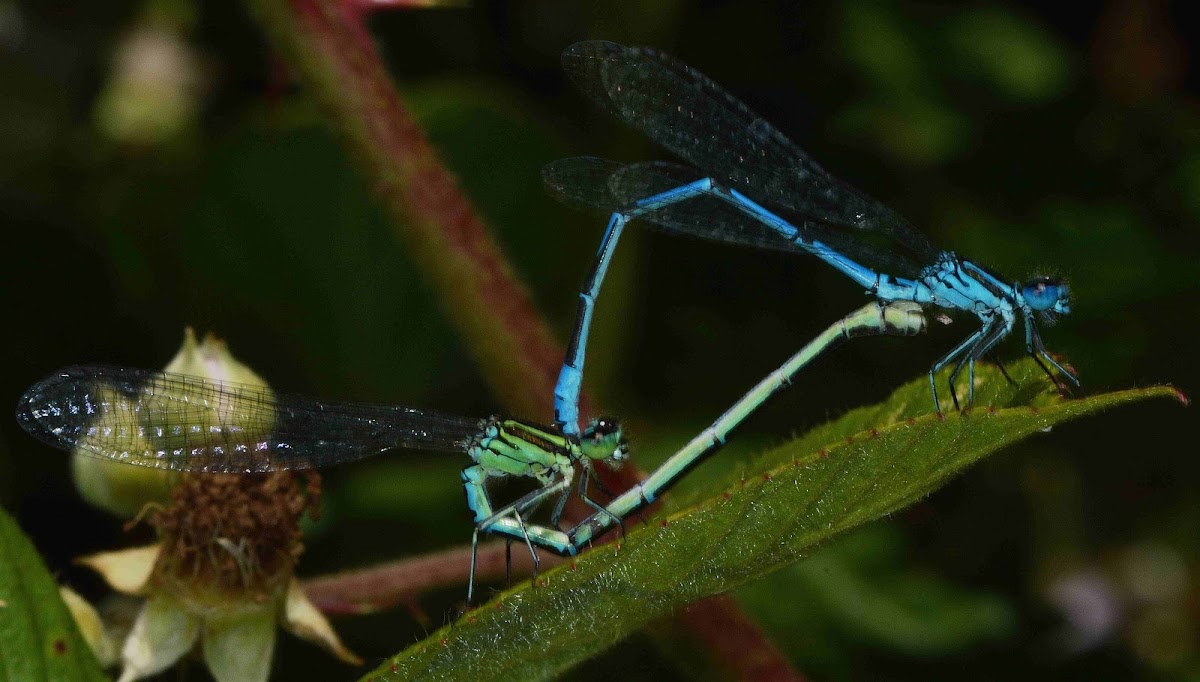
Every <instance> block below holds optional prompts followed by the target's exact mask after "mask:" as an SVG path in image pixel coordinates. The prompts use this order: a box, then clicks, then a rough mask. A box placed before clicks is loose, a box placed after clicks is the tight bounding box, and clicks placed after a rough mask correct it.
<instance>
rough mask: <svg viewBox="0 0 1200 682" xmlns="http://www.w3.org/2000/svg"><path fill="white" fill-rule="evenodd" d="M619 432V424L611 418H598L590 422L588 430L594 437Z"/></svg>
mask: <svg viewBox="0 0 1200 682" xmlns="http://www.w3.org/2000/svg"><path fill="white" fill-rule="evenodd" d="M620 431H621V426H620V424H619V423H618V422H617V420H616V419H613V418H612V417H600V418H599V419H597V420H596V421H594V422H592V424H591V428H589V429H588V433H589V434H591V435H592V436H595V437H603V436H610V435H612V434H614V433H619V432H620Z"/></svg>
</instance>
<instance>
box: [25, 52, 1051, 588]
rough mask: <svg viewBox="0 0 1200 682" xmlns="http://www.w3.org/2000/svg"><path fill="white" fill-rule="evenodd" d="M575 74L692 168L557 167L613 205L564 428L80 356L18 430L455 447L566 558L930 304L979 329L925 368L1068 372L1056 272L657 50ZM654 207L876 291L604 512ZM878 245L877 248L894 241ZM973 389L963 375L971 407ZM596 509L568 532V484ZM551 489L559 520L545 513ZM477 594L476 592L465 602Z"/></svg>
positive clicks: (508, 509)
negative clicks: (818, 264)
mask: <svg viewBox="0 0 1200 682" xmlns="http://www.w3.org/2000/svg"><path fill="white" fill-rule="evenodd" d="M563 65H564V68H565V69H566V71H567V72H568V74H569V75H570V76H571V77H572V78H573V79H574V80H575V81H576V83H577V84H578V85H579V86H580V87H581V89H582V90H583V91H584V92H585V93H587V94H588V95H589V96H590V97H591V98H592V99H593V100H595V101H596V102H597V103H599V104H600V105H601V106H602V107H603V108H605V109H607V110H609V111H611V112H613V113H614V114H616V115H617V116H618V117H619V118H621V119H623V120H625V121H626V122H627V123H629V124H631V125H633V126H634V127H637V128H639V129H640V130H642V131H643V132H645V133H646V134H648V135H649V136H650V137H651V138H652V139H654V140H655V141H656V142H658V143H659V144H660V145H661V146H663V147H665V148H666V149H667V150H668V151H671V152H673V153H674V154H676V155H677V156H679V157H681V158H682V159H684V160H686V161H688V162H691V163H692V164H694V165H695V166H697V167H698V168H699V170H696V169H691V168H686V167H683V166H679V165H675V164H666V163H661V162H656V163H644V164H619V163H615V162H610V161H603V160H599V159H594V158H587V157H581V158H573V159H565V160H562V161H559V162H555V163H553V164H551V165H550V166H548V167H547V169H546V171H545V173H544V177H545V180H546V183H547V185H548V187H549V188H550V190H551V191H552V192H553V193H555V194H557V195H559V196H562V197H564V198H567V199H569V200H572V201H576V202H580V203H584V204H587V205H590V206H596V207H600V208H603V209H605V210H608V211H611V212H612V217H611V219H610V221H609V228H608V230H607V232H606V234H605V237H604V240H603V242H602V245H601V248H600V250H599V253H598V255H597V258H596V262H595V264H594V266H593V268H592V271H591V274H590V275H589V277H588V278H587V281H586V283H585V286H584V289H583V290H582V291H581V293H580V308H579V317H578V320H577V325H576V328H575V332H574V334H573V336H572V339H571V343H570V346H569V348H568V352H567V358H566V361H565V363H564V365H563V369H562V372H561V374H560V378H559V382H558V387H557V388H556V391H555V396H554V410H555V424H554V425H553V426H537V425H535V424H531V423H528V422H523V421H519V420H514V419H506V418H500V417H492V418H488V419H471V418H465V417H458V416H452V415H446V414H440V413H435V412H429V411H425V410H415V409H411V408H405V407H398V406H390V405H366V404H352V403H333V402H325V401H318V400H313V399H310V398H305V397H301V396H296V395H291V394H286V393H276V392H274V391H271V390H268V389H265V388H262V387H251V386H244V385H237V384H228V383H217V382H210V381H205V380H202V379H199V378H196V377H188V376H184V375H175V374H165V373H160V372H152V371H148V370H137V369H129V368H118V367H106V366H101V365H83V366H77V367H71V368H66V369H64V370H60V371H59V372H57V373H55V374H52V375H51V376H49V377H47V378H46V379H45V380H43V381H41V382H39V383H38V384H36V385H35V386H33V387H32V388H30V389H29V391H27V392H26V394H25V395H24V396H23V397H22V399H21V401H20V404H19V405H18V410H17V417H18V420H19V421H20V423H21V424H22V426H24V427H25V428H26V430H28V431H29V432H30V433H32V434H33V435H35V436H36V437H38V438H40V439H41V440H43V441H45V442H47V443H50V444H51V445H54V446H56V447H61V448H64V449H73V450H78V451H80V452H82V453H84V454H87V455H91V456H96V457H101V458H105V459H109V460H114V461H120V462H125V463H129V464H136V465H141V466H150V467H158V468H164V469H172V470H178V471H189V472H193V471H194V472H236V473H254V472H264V471H274V470H280V469H303V468H310V467H321V466H326V465H331V464H335V463H341V462H347V461H352V460H355V459H359V458H362V457H366V456H370V455H373V454H376V453H379V452H382V451H385V450H390V449H405V448H408V449H419V450H437V451H445V452H458V453H464V454H466V455H468V456H469V457H470V458H471V460H472V462H473V463H472V464H471V465H469V466H467V467H466V468H465V469H464V470H463V473H462V483H463V486H464V488H465V491H466V496H467V505H468V507H469V509H470V510H471V512H472V515H473V518H474V522H475V531H474V534H473V544H476V545H477V543H478V538H479V535H480V534H481V533H483V534H492V535H498V536H502V537H505V538H508V539H510V540H516V541H520V542H524V543H525V544H526V546H527V547H528V549H529V551H530V553H531V554H532V556H533V558H534V563H535V567H536V564H537V551H536V548H537V547H541V548H545V549H548V550H550V551H553V552H556V553H559V554H564V555H572V554H575V553H577V552H579V551H580V550H581V549H582V548H584V547H586V546H587V544H588V543H589V542H590V541H591V540H592V539H593V538H595V537H597V536H598V535H599V534H601V533H603V532H605V531H606V530H608V529H610V528H613V527H614V526H617V525H621V524H622V523H623V521H624V519H626V518H627V517H628V516H629V515H630V514H632V513H634V512H636V511H637V510H639V509H642V508H643V507H645V506H646V505H648V504H649V503H650V502H652V501H653V500H654V499H656V498H657V497H658V496H659V495H660V494H661V493H662V492H663V491H664V490H667V489H669V488H670V487H671V486H672V485H674V484H675V482H677V481H678V480H679V479H680V478H681V477H682V476H683V475H684V474H685V473H686V472H687V471H688V470H689V469H690V468H691V467H692V466H694V465H696V464H697V463H698V462H700V461H701V460H703V458H705V457H706V456H708V455H709V454H711V453H712V452H715V451H716V450H717V449H719V448H720V447H721V445H723V444H724V442H725V439H726V437H727V436H728V434H729V433H730V432H731V431H732V430H733V429H734V428H736V427H737V426H738V425H739V424H741V423H742V422H743V421H744V420H745V419H746V417H748V416H749V415H750V414H752V413H753V412H754V411H755V410H756V409H757V408H758V407H759V406H760V405H761V404H762V403H763V402H765V401H766V400H767V399H768V398H769V397H770V396H771V395H773V394H774V393H775V392H776V391H778V390H780V389H782V388H784V387H786V386H787V385H788V384H790V382H791V381H792V379H793V377H794V376H795V375H796V374H797V373H798V372H799V371H800V370H801V369H802V368H803V367H805V366H807V364H808V363H809V362H811V361H812V360H813V359H814V358H815V357H816V356H817V355H819V354H820V353H821V352H823V351H824V350H826V349H828V348H831V347H833V346H834V345H836V344H837V343H839V342H841V341H843V340H845V339H847V338H851V337H854V336H864V335H913V334H916V333H919V332H920V331H921V330H922V329H923V328H924V322H925V320H924V314H923V309H924V308H925V307H937V308H945V309H950V310H961V311H968V312H971V313H972V314H974V315H976V316H977V317H979V319H980V320H981V326H980V328H979V329H978V330H977V331H976V332H975V333H973V334H972V335H970V336H969V337H968V338H967V339H966V340H964V341H963V342H962V343H960V344H959V345H958V346H956V347H955V348H953V349H952V350H951V351H950V352H949V353H947V354H946V355H945V356H944V357H943V358H942V359H941V360H939V361H938V362H937V363H935V365H934V367H933V368H932V369H931V371H930V375H929V376H930V386H931V389H932V391H933V399H934V407H935V410H940V403H939V401H938V397H937V389H936V386H935V385H934V383H933V378H934V374H935V372H937V371H938V370H939V369H941V368H942V367H944V366H946V365H953V370H952V372H951V378H950V390H951V396H952V398H953V400H954V402H955V404H956V405H957V403H958V398H957V395H956V394H955V392H954V380H955V378H956V377H957V376H958V374H959V372H960V371H961V370H962V369H963V367H964V366H965V367H966V368H967V371H968V376H970V375H972V374H973V371H974V365H975V362H976V361H977V360H979V359H980V358H982V357H983V356H984V355H985V354H987V353H988V352H989V351H991V350H992V349H993V347H994V346H995V345H996V343H997V342H998V341H999V340H1001V339H1002V338H1003V337H1004V336H1006V335H1007V334H1008V333H1010V332H1011V331H1012V329H1013V328H1014V326H1015V324H1016V322H1017V321H1018V319H1020V320H1023V321H1024V324H1025V329H1026V348H1027V350H1028V351H1029V353H1030V354H1031V355H1033V356H1034V358H1035V359H1037V360H1038V362H1039V364H1041V366H1042V367H1043V369H1044V370H1045V371H1046V373H1047V374H1049V375H1050V376H1051V377H1052V378H1054V380H1055V381H1056V383H1059V382H1058V379H1057V378H1055V377H1054V374H1053V373H1052V371H1051V369H1050V368H1049V367H1047V366H1046V364H1044V363H1043V360H1044V361H1045V363H1048V364H1049V365H1050V366H1051V367H1053V368H1055V369H1056V370H1058V371H1059V372H1060V373H1061V374H1062V375H1063V376H1065V377H1067V379H1068V380H1070V381H1072V382H1074V381H1075V378H1074V376H1073V375H1072V374H1071V373H1070V372H1068V371H1067V370H1066V369H1064V368H1063V367H1062V366H1060V365H1059V364H1058V363H1057V362H1055V361H1054V360H1053V359H1052V358H1051V357H1050V356H1049V355H1048V354H1047V353H1046V351H1045V348H1044V347H1043V345H1042V341H1041V338H1040V336H1039V335H1038V332H1037V327H1036V324H1035V319H1034V318H1035V316H1036V315H1039V314H1041V315H1055V314H1063V313H1066V312H1068V304H1067V290H1066V287H1065V286H1064V285H1063V284H1062V283H1061V282H1058V281H1056V280H1053V279H1049V278H1038V279H1035V280H1033V281H1031V282H1029V283H1027V284H1024V285H1021V284H1009V283H1005V282H1004V281H1003V280H1002V279H1000V278H999V277H997V276H996V275H994V274H992V273H990V272H989V271H987V270H985V269H984V268H982V267H979V266H977V265H975V264H973V263H972V262H970V261H967V260H964V259H962V258H959V257H958V256H956V255H955V254H953V253H949V252H939V251H936V250H935V249H933V248H932V247H931V246H929V244H928V242H926V241H925V240H924V238H922V237H921V236H920V235H919V234H917V233H916V232H915V231H914V230H912V229H911V228H910V227H909V226H908V224H907V223H906V222H905V221H903V219H901V218H900V217H899V216H897V215H896V214H894V213H893V212H892V211H891V210H890V209H888V208H886V207H885V206H883V205H882V204H880V203H878V202H876V201H874V200H872V199H870V198H868V197H866V196H865V195H863V194H862V193H860V192H858V191H857V190H854V189H853V188H851V187H850V186H848V185H846V184H844V183H842V182H841V181H839V180H837V179H836V178H833V177H832V176H830V175H829V174H827V173H826V172H825V171H824V170H823V169H821V168H820V166H818V165H817V164H816V163H815V162H813V161H812V160H811V159H810V158H809V157H808V156H807V154H805V153H804V152H803V151H802V150H801V149H800V148H799V147H797V146H796V145H794V144H793V143H792V142H790V141H789V140H788V139H787V138H786V137H784V136H783V135H782V134H781V133H779V132H778V131H777V130H775V129H774V128H772V127H771V126H770V125H769V124H767V123H765V122H764V121H763V120H762V119H761V118H759V117H758V116H756V115H755V114H753V113H752V112H751V111H750V110H749V109H748V108H747V107H746V106H745V105H743V104H742V103H740V102H739V101H738V100H736V99H735V98H733V96H731V95H729V94H728V93H726V92H725V91H724V90H722V89H721V88H720V87H719V86H717V85H716V84H715V83H713V82H712V81H710V80H709V79H708V78H706V77H705V76H703V75H702V74H700V73H698V72H696V71H695V70H693V69H691V68H689V67H687V66H685V65H683V64H682V63H680V62H678V61H676V60H674V59H672V58H671V57H668V56H666V55H663V54H661V53H659V52H656V51H654V50H650V49H645V48H626V47H621V46H618V45H615V44H612V43H607V42H587V43H579V44H576V45H573V46H571V47H570V48H568V49H567V50H566V52H565V53H564V55H563ZM633 218H645V219H647V220H648V221H650V222H651V223H653V224H655V225H657V226H659V227H661V228H664V229H666V230H668V231H671V232H675V233H682V234H689V235H694V236H699V237H704V238H708V239H715V240H718V241H724V242H730V243H735V244H745V245H750V246H756V247H764V248H772V249H777V250H785V251H793V252H798V253H803V254H811V255H814V256H816V257H818V258H820V259H821V260H823V261H825V262H826V263H829V264H830V265H832V266H833V267H834V268H836V269H837V270H839V271H841V272H842V273H844V274H846V275H848V276H849V277H850V278H851V279H852V280H853V281H855V282H856V283H858V284H859V285H861V286H862V287H863V288H864V289H866V291H867V293H868V294H869V295H871V296H872V297H874V298H875V299H876V302H873V303H871V304H869V305H867V306H865V307H864V308H862V309H860V310H858V311H855V312H853V313H851V314H850V315H847V316H846V317H845V318H842V319H841V320H838V321H837V322H835V323H834V324H833V325H831V326H830V327H829V328H827V329H826V330H825V331H824V332H822V333H821V334H820V335H818V336H817V337H816V338H815V339H813V340H812V341H811V342H810V343H809V344H807V345H806V346H805V347H804V348H802V349H801V350H800V351H799V352H797V353H796V354H795V355H794V356H793V357H792V358H791V359H789V360H788V361H787V362H786V363H784V365H783V366H781V367H780V368H779V369H778V370H776V371H775V372H773V373H772V374H771V375H769V376H768V377H767V378H765V379H764V380H763V381H761V382H760V383H759V384H758V385H756V386H755V387H754V388H752V389H751V390H750V391H749V392H748V393H746V394H745V395H744V396H743V397H742V398H741V399H740V400H738V401H737V402H736V403H735V404H734V405H733V406H732V407H731V408H730V409H729V410H727V411H726V412H725V413H724V414H723V415H722V416H721V417H719V418H718V419H717V420H716V421H715V422H714V423H713V424H712V425H711V426H710V427H709V428H707V429H705V430H704V431H702V432H701V433H700V434H699V435H698V436H696V437H695V438H694V439H693V440H692V441H690V442H689V443H688V444H687V445H685V446H684V447H683V448H682V449H681V450H680V451H679V452H677V453H676V454H675V455H673V456H672V457H670V458H669V459H668V460H667V461H666V462H665V463H664V464H663V465H662V466H661V467H660V468H659V469H657V470H656V471H655V472H653V473H652V474H651V475H650V476H649V477H648V478H647V479H646V480H644V481H643V482H642V483H640V484H638V485H637V486H635V487H634V488H632V489H631V490H629V491H626V492H625V493H623V494H621V495H619V496H617V497H615V498H613V499H612V500H610V501H609V502H608V503H607V504H601V503H599V502H597V501H596V500H594V499H592V497H591V496H590V495H589V492H588V487H589V482H590V481H591V479H592V475H593V471H594V466H595V463H597V462H607V463H614V464H615V463H619V462H620V461H622V460H623V459H625V457H626V454H627V445H626V443H625V440H624V438H623V436H622V431H621V428H620V426H619V424H618V423H617V422H616V421H614V420H612V419H596V420H593V421H591V422H589V423H588V424H587V425H586V426H585V427H583V428H580V425H579V415H578V401H579V391H580V387H581V384H582V371H583V362H584V357H585V350H586V342H587V336H588V331H589V326H590V322H591V317H592V311H593V308H594V305H595V300H596V297H597V295H598V293H599V289H600V286H601V283H602V281H603V278H604V274H605V272H606V270H607V267H608V265H609V263H610V261H611V258H612V254H613V251H614V249H615V247H616V244H617V241H618V239H619V237H620V234H621V230H622V229H623V227H624V225H625V224H626V223H627V222H628V221H629V220H630V219H633ZM881 243H882V245H881ZM972 397H973V393H972V387H971V386H970V382H969V383H968V401H970V400H971V399H972ZM502 477H524V478H529V479H532V480H533V481H535V482H536V488H535V489H534V490H532V491H531V492H529V493H528V494H526V495H523V496H521V497H520V498H518V499H517V500H515V501H512V502H509V503H506V504H503V505H499V506H497V505H496V504H494V503H493V502H492V500H491V498H490V497H489V494H488V490H487V488H488V484H489V483H490V482H491V481H492V480H494V479H498V478H502ZM573 490H574V491H575V492H576V494H578V495H579V496H580V497H581V498H582V499H583V500H584V501H585V502H587V503H588V504H589V505H590V506H591V507H592V509H593V510H594V513H593V514H592V515H591V516H590V517H588V518H586V519H585V520H583V521H582V522H580V523H579V524H576V525H575V526H573V527H571V528H569V529H562V528H560V527H559V522H560V517H561V514H562V512H563V509H564V504H565V502H566V501H567V499H568V497H569V495H570V494H571V493H572V491H573ZM549 500H554V504H553V509H552V511H551V513H550V515H549V523H548V524H538V523H534V522H533V521H532V520H531V519H530V515H531V513H532V512H533V510H534V509H535V508H536V507H538V506H539V505H541V504H542V503H544V502H547V501H549ZM473 576H474V564H472V580H471V583H472V586H471V588H469V589H468V600H470V599H471V597H472V589H473V582H474V581H473Z"/></svg>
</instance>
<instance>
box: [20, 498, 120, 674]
mask: <svg viewBox="0 0 1200 682" xmlns="http://www.w3.org/2000/svg"><path fill="white" fill-rule="evenodd" d="M107 679H108V678H107V677H105V676H104V673H103V672H102V671H101V670H100V664H99V663H98V662H96V657H95V656H93V655H92V651H91V649H89V648H88V645H87V643H85V642H84V641H83V637H81V636H80V634H79V630H77V629H76V628H75V621H74V619H72V618H71V613H70V612H69V611H67V606H66V604H64V603H63V600H62V597H60V596H59V593H58V585H57V584H56V583H55V582H54V578H52V577H51V576H50V572H49V571H47V570H46V567H45V565H43V564H42V559H41V557H39V556H38V554H37V551H36V550H35V549H34V548H33V544H32V543H30V542H29V539H28V538H26V537H25V535H24V534H23V533H22V532H21V529H20V528H18V527H17V524H16V523H15V522H14V521H13V520H12V518H11V517H9V516H8V514H6V513H5V512H4V511H3V510H0V682H7V681H8V680H13V681H14V682H15V681H17V680H19V681H20V682H27V681H32V680H55V681H56V682H57V681H60V680H61V681H69V680H107Z"/></svg>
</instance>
